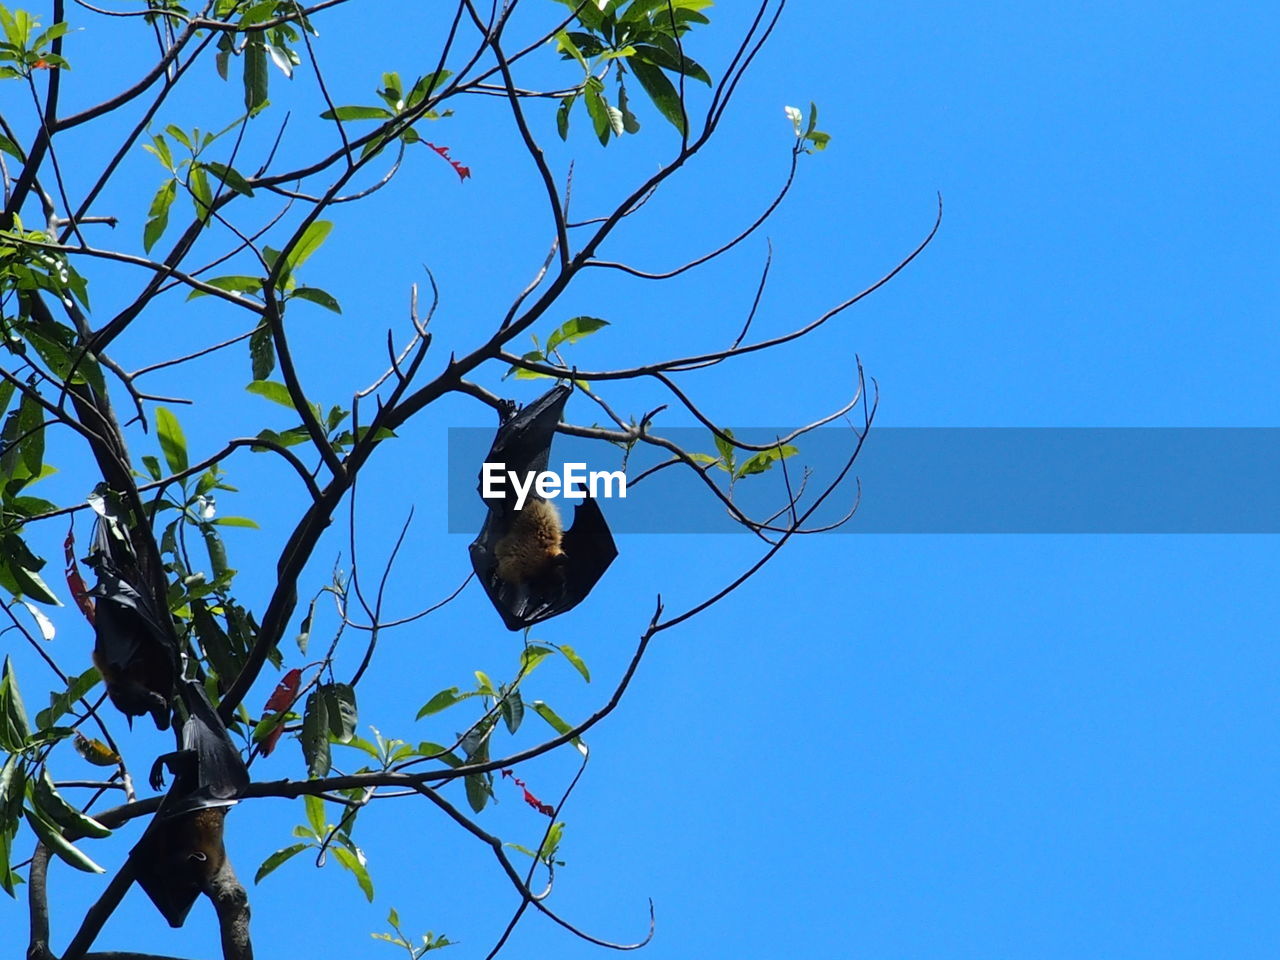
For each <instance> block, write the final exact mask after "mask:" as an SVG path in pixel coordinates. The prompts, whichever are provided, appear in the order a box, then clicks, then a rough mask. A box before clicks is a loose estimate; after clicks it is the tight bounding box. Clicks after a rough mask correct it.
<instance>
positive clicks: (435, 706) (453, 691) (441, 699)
mask: <svg viewBox="0 0 1280 960" xmlns="http://www.w3.org/2000/svg"><path fill="white" fill-rule="evenodd" d="M465 699H466V696H465V695H461V694H459V692H458V688H457V687H449V689H447V690H441V691H440V692H439V693H437V694H436V695H435V696H434V697H432V698H431V699H430V700H428V701H427V702H426V703H425V704H423V705H422V709H420V710H419V711H418V715H417V716H416V717H414V719H415V720H421V719H422V718H423V717H426V716H430V715H431V714H433V713H439V712H440V711H441V710H444V709H446V708H447V707H452V706H453V705H454V704H455V703H458V702H459V701H461V700H465Z"/></svg>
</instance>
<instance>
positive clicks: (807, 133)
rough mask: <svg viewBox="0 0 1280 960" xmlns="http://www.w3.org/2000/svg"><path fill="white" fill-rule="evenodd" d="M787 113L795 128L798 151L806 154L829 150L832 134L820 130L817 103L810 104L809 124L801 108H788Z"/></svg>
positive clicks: (811, 102)
mask: <svg viewBox="0 0 1280 960" xmlns="http://www.w3.org/2000/svg"><path fill="white" fill-rule="evenodd" d="M786 113H787V119H788V120H790V121H791V125H792V126H793V127H795V131H796V140H797V144H796V146H797V148H798V149H800V150H803V151H804V152H805V153H813V152H814V151H815V150H825V149H827V144H828V143H830V142H831V134H829V133H823V132H822V131H821V130H819V129H818V105H817V104H816V103H814V102H813V101H810V102H809V121H808V123H807V124H806V123H805V119H804V114H803V113H802V112H801V111H800V108H799V107H787V108H786Z"/></svg>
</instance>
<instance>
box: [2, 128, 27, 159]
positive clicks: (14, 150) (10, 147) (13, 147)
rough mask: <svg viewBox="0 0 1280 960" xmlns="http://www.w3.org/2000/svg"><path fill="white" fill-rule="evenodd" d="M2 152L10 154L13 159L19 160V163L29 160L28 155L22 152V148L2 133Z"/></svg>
mask: <svg viewBox="0 0 1280 960" xmlns="http://www.w3.org/2000/svg"><path fill="white" fill-rule="evenodd" d="M0 152H3V153H7V154H9V156H11V157H13V159H15V160H17V161H18V162H19V163H26V162H27V158H26V155H25V154H24V153H23V152H22V148H21V147H19V146H18V145H17V144H16V143H14V142H13V141H12V140H10V139H9V138H8V137H6V136H5V135H4V134H2V133H0Z"/></svg>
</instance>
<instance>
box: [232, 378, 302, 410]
mask: <svg viewBox="0 0 1280 960" xmlns="http://www.w3.org/2000/svg"><path fill="white" fill-rule="evenodd" d="M245 389H246V390H248V391H249V392H250V393H256V394H257V395H258V396H260V397H266V398H267V399H268V400H270V401H271V402H272V403H278V404H280V406H282V407H288V408H289V409H290V410H294V411H296V410H297V409H298V408H297V407H295V406H294V405H293V397H291V396H289V388H288V387H286V386H285V385H284V384H283V383H280V382H278V381H276V380H254V381H252V382H250V383H249V384H248V385H247V386H246V387H245Z"/></svg>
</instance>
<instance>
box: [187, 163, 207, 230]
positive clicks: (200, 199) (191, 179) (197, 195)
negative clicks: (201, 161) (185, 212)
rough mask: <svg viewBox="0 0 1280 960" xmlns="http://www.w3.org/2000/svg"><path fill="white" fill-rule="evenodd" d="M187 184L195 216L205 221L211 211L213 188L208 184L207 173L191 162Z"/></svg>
mask: <svg viewBox="0 0 1280 960" xmlns="http://www.w3.org/2000/svg"><path fill="white" fill-rule="evenodd" d="M187 186H188V187H189V188H190V189H191V202H192V204H193V205H194V206H195V210H196V218H197V219H199V220H202V221H207V220H208V219H209V215H210V214H211V213H212V212H213V188H212V187H211V186H209V175H208V174H207V173H205V171H204V167H202V166H200V165H198V164H193V165H192V167H191V172H190V173H189V174H188V176H187Z"/></svg>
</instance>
